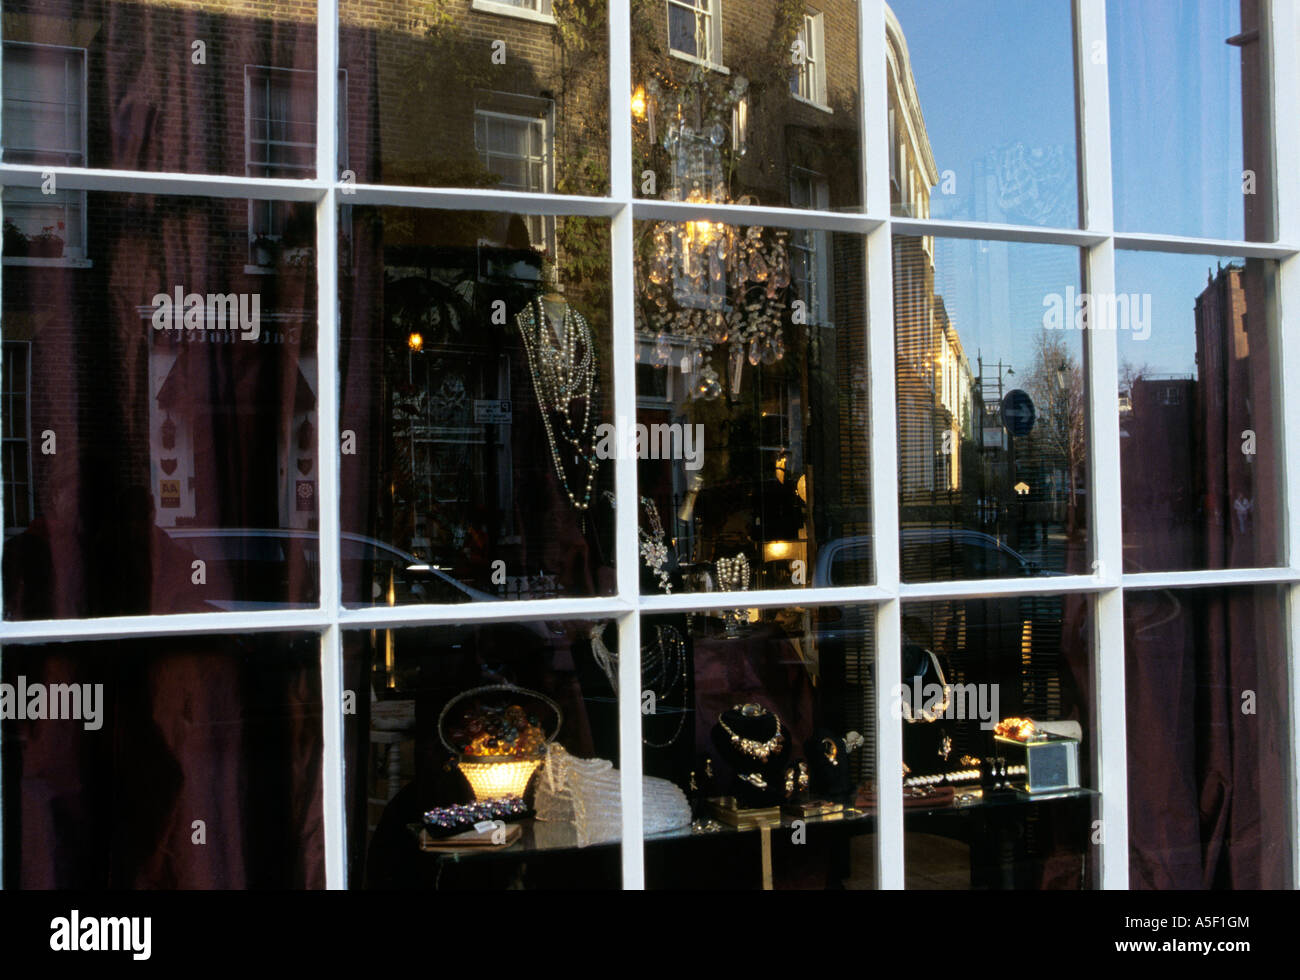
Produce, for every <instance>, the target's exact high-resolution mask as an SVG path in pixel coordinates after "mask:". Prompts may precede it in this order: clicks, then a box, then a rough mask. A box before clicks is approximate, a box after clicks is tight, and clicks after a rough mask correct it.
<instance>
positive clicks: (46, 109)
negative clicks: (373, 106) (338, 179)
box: [3, 0, 374, 255]
mask: <svg viewBox="0 0 1300 980" xmlns="http://www.w3.org/2000/svg"><path fill="white" fill-rule="evenodd" d="M236 7H237V8H238V9H237V10H236ZM146 64H147V65H148V66H149V67H148V70H147V71H146V70H141V66H142V65H146ZM357 81H358V82H359V83H360V86H361V87H360V92H361V93H362V94H364V93H365V91H366V89H367V87H368V86H367V82H366V80H364V79H358V80H357ZM368 84H369V85H370V86H373V84H374V83H373V81H370V82H369V83H368ZM3 89H4V126H3V133H4V137H3V139H4V147H3V153H4V161H5V162H6V163H31V164H53V165H56V166H59V167H98V168H105V169H115V170H150V171H172V172H182V173H199V174H224V175H228V176H241V177H242V176H249V177H291V178H303V177H314V176H315V174H316V164H315V143H316V4H315V2H314V0H277V2H276V3H274V4H268V3H245V4H240V5H225V7H224V8H220V7H214V5H213V4H209V3H200V2H194V0H176V2H170V3H167V4H157V3H151V4H138V3H118V2H104V0H67V2H61V3H58V4H50V3H46V2H42V0H8V2H6V3H5V24H4V80H3ZM339 94H340V98H341V99H345V98H346V95H347V90H346V85H345V83H343V82H342V81H341V82H340V93H339ZM5 199H6V200H5V217H6V218H7V219H12V220H13V222H14V224H15V226H16V227H17V228H18V229H19V230H20V231H21V232H22V233H23V234H25V235H27V237H29V238H34V237H35V236H37V235H40V234H41V232H42V228H43V227H47V226H54V225H55V220H53V216H54V215H56V214H57V216H58V217H57V220H59V221H62V222H63V225H64V227H62V228H59V227H57V226H55V228H56V230H57V236H58V237H59V238H61V239H62V240H63V243H64V247H65V249H66V250H67V251H65V253H64V254H66V255H75V254H76V252H75V250H77V249H79V248H81V247H82V246H81V243H80V241H79V237H78V236H79V235H81V234H83V233H84V232H85V229H86V227H87V221H86V219H85V216H84V215H83V214H82V213H80V211H79V206H84V201H85V195H84V193H82V192H79V191H57V192H56V193H54V194H51V195H43V194H42V193H41V191H40V189H38V188H23V189H14V188H9V189H7V190H6V192H5ZM5 237H6V239H9V237H10V234H9V232H8V231H6V236H5ZM44 247H48V241H47V242H46V243H45V246H44ZM5 251H6V252H7V253H8V254H11V255H12V254H15V253H13V252H12V251H11V250H10V249H9V247H8V243H6V249H5ZM31 254H33V255H35V254H36V253H35V252H33V253H31Z"/></svg>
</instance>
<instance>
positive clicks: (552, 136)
mask: <svg viewBox="0 0 1300 980" xmlns="http://www.w3.org/2000/svg"><path fill="white" fill-rule="evenodd" d="M513 5H515V6H522V7H527V8H529V9H536V4H534V3H532V2H528V3H515V4H513ZM548 6H549V5H548ZM546 12H547V13H551V11H550V10H549V9H548V10H547V11H546ZM554 15H555V18H556V23H555V24H548V23H544V22H541V21H537V20H530V19H525V18H523V17H519V16H514V15H511V14H509V13H507V14H502V13H500V12H492V11H490V10H487V9H477V8H476V7H475V6H474V5H472V4H470V3H468V2H464V3H455V4H437V5H430V4H428V3H425V2H422V0H382V2H379V3H374V2H371V0H342V2H341V3H340V4H339V17H340V26H339V65H340V67H341V68H343V69H344V70H345V71H346V72H347V77H348V85H349V90H350V96H349V100H348V109H349V111H348V117H347V121H346V129H347V136H348V141H347V146H348V155H347V159H346V161H345V160H343V159H340V162H339V166H340V168H341V169H342V168H343V167H347V168H349V169H351V170H352V171H353V172H354V173H355V175H356V179H357V181H358V182H360V183H369V184H404V185H409V184H418V185H425V186H431V187H485V188H491V187H497V188H501V189H503V190H523V191H531V192H536V193H545V194H551V193H559V194H583V195H602V194H607V193H609V43H608V37H609V29H608V24H607V16H608V15H607V5H606V4H605V3H604V2H603V0H600V2H594V3H586V2H584V3H580V4H574V3H569V4H565V5H563V6H562V7H560V8H558V9H556V10H555V11H554ZM530 130H532V132H530ZM523 160H541V161H544V164H545V166H544V173H545V177H544V179H541V180H537V181H529V180H523V179H520V177H519V174H521V173H526V172H527V168H526V167H524V166H523V165H522V164H521V163H520V161H523Z"/></svg>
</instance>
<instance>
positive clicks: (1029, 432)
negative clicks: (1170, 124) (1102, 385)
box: [894, 236, 1088, 581]
mask: <svg viewBox="0 0 1300 980" xmlns="http://www.w3.org/2000/svg"><path fill="white" fill-rule="evenodd" d="M1077 263H1078V252H1077V251H1076V250H1074V249H1069V248H1062V247H1058V246H1043V245H1016V244H1007V243H1003V242H971V241H959V240H954V239H935V238H929V237H925V238H910V237H904V236H896V237H895V239H894V323H895V331H894V336H895V351H896V355H895V356H896V378H897V385H898V460H899V508H900V519H901V521H902V528H901V539H900V547H901V561H902V575H903V578H904V580H910V581H932V580H937V579H950V578H951V579H963V578H1004V577H1011V578H1020V577H1029V576H1037V575H1044V574H1061V573H1078V572H1081V571H1083V570H1086V569H1087V567H1088V561H1087V559H1086V555H1087V549H1088V528H1087V512H1088V507H1087V499H1088V498H1087V483H1086V480H1087V465H1086V464H1087V440H1086V434H1087V432H1086V422H1085V416H1084V404H1085V400H1084V375H1083V343H1082V333H1081V332H1080V331H1076V330H1073V329H1067V328H1071V327H1073V325H1074V324H1073V315H1072V314H1071V320H1070V322H1069V323H1067V322H1066V321H1065V320H1064V319H1062V320H1060V322H1059V324H1058V322H1057V321H1056V320H1054V319H1053V313H1054V311H1058V310H1064V308H1065V306H1066V304H1067V303H1068V304H1070V309H1071V311H1073V309H1074V305H1073V304H1074V302H1075V299H1076V298H1077V296H1078V293H1079V290H1078V287H1077V283H1078V282H1079V271H1078V265H1077ZM1062 315H1064V314H1062Z"/></svg>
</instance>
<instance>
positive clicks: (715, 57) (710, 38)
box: [664, 0, 731, 75]
mask: <svg viewBox="0 0 1300 980" xmlns="http://www.w3.org/2000/svg"><path fill="white" fill-rule="evenodd" d="M704 4H707V5H708V6H707V8H706V7H705V6H704ZM674 7H676V8H678V9H679V10H689V11H691V13H693V14H694V15H695V23H696V24H697V25H698V24H700V23H701V19H703V23H705V24H707V25H708V27H707V30H706V31H705V34H704V46H705V47H706V48H707V49H708V50H706V51H705V52H704V56H703V57H701V56H700V55H698V54H691V53H690V52H688V51H679V50H677V48H674V47H673V28H672V8H674ZM664 8H665V11H666V24H667V31H668V53H669V55H671V56H672V57H674V58H680V59H681V60H682V61H689V62H691V64H695V65H703V66H704V67H705V68H711V69H713V70H714V71H719V72H722V73H723V74H724V75H729V74H731V71H730V69H728V68H727V67H726V66H725V65H724V64H723V63H722V0H664ZM695 39H696V43H697V48H698V42H699V28H698V26H697V27H696V32H695Z"/></svg>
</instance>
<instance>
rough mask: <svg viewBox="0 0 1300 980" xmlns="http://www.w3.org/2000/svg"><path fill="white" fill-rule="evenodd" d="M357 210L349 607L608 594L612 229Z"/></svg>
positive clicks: (349, 334) (345, 315) (601, 223)
mask: <svg viewBox="0 0 1300 980" xmlns="http://www.w3.org/2000/svg"><path fill="white" fill-rule="evenodd" d="M344 213H345V219H344V224H350V225H351V226H352V227H353V228H354V229H355V235H356V253H355V254H356V261H355V266H354V269H353V270H352V271H351V273H350V274H345V275H344V276H343V277H342V278H341V282H340V299H341V302H342V321H341V327H342V348H341V369H342V374H341V377H342V384H343V388H342V397H341V416H340V427H341V429H343V430H344V438H345V439H347V433H351V434H352V436H353V441H352V442H351V443H345V444H344V456H343V489H342V493H343V496H342V506H343V530H344V532H346V535H347V536H346V537H345V539H344V567H343V583H344V598H345V601H347V602H349V603H356V604H360V605H370V604H372V603H374V604H379V605H383V604H388V605H394V604H399V603H408V602H439V603H443V602H467V601H474V600H492V599H499V598H510V599H517V598H530V597H531V598H537V597H541V596H559V595H568V596H573V595H586V596H590V595H609V594H612V592H613V591H614V510H613V508H612V507H611V506H610V505H609V502H608V499H607V497H606V491H610V490H612V488H613V482H614V465H613V460H614V453H613V452H612V450H611V449H610V447H611V446H612V444H613V440H612V439H605V438H603V437H604V433H605V430H606V429H612V428H613V426H612V425H611V424H610V422H609V419H610V412H611V405H612V404H613V396H614V389H613V381H612V373H611V353H610V350H611V348H610V287H609V282H610V272H609V268H610V266H609V263H610V252H609V224H608V222H607V221H605V220H604V219H587V218H573V217H565V218H550V217H545V216H529V215H507V214H493V213H476V212H455V211H433V210H430V211H416V210H402V209H397V208H387V209H378V208H359V209H356V210H355V211H350V210H349V209H345V212H344ZM530 221H531V225H530ZM557 249H558V251H559V254H560V255H561V257H562V258H561V261H560V262H559V263H555V262H553V259H552V257H553V256H555V255H556V254H557ZM349 542H351V543H349Z"/></svg>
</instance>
